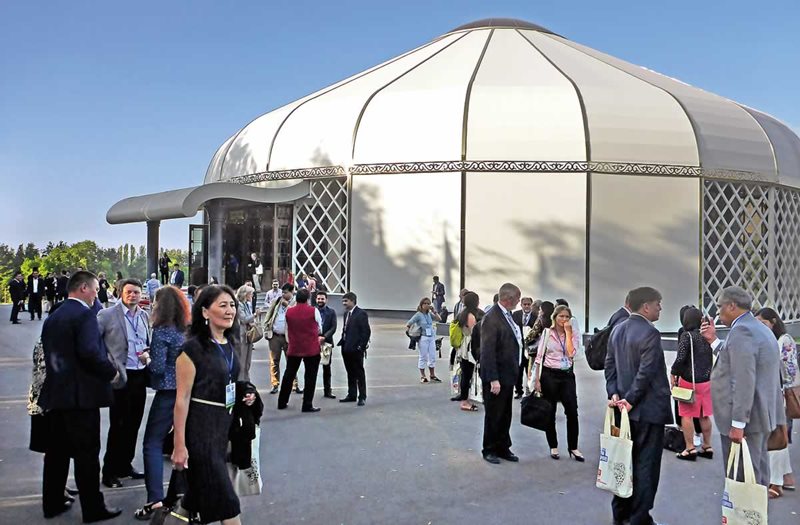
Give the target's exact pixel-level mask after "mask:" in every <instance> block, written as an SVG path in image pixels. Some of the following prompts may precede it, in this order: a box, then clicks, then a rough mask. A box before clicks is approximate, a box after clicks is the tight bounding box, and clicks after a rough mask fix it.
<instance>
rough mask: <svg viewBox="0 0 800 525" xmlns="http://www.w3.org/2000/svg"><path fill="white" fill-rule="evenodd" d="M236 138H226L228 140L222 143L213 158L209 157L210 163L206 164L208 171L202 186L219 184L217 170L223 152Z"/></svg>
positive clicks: (220, 164) (220, 163)
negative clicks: (213, 183)
mask: <svg viewBox="0 0 800 525" xmlns="http://www.w3.org/2000/svg"><path fill="white" fill-rule="evenodd" d="M235 137H236V135H233V136H231V137H228V140H226V141H225V142H223V143H222V146H220V147H219V148H218V149H217V152H216V153H214V156H213V157H211V162H210V163H209V164H208V169H207V170H206V178H205V180H204V181H203V183H204V184H208V183H209V182H219V178H220V176H219V169H220V167H221V166H222V158H223V156H224V155H225V152H226V151H227V150H228V146H229V145H230V143H231V141H232V140H233V139H234V138H235Z"/></svg>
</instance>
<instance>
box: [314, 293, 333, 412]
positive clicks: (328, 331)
mask: <svg viewBox="0 0 800 525" xmlns="http://www.w3.org/2000/svg"><path fill="white" fill-rule="evenodd" d="M317 308H318V309H319V315H320V317H322V334H321V335H320V337H322V338H324V339H325V342H326V343H328V344H329V345H333V334H335V333H336V312H334V311H333V309H332V308H331V307H330V306H328V292H326V291H324V290H317ZM322 385H323V386H324V389H325V397H327V398H328V399H336V396H335V395H333V392H332V391H331V365H330V363H328V364H327V365H322Z"/></svg>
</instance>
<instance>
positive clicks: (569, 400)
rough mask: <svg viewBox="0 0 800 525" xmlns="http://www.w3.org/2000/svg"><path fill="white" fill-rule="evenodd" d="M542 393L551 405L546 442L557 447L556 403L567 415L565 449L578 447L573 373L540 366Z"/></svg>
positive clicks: (576, 396) (576, 398)
mask: <svg viewBox="0 0 800 525" xmlns="http://www.w3.org/2000/svg"><path fill="white" fill-rule="evenodd" d="M541 383H542V394H543V395H544V397H545V399H547V400H548V401H550V403H551V404H552V405H553V411H552V412H551V413H550V425H549V426H548V427H547V430H546V431H545V434H546V435H547V444H548V446H549V447H550V448H558V432H556V408H557V407H558V403H561V405H562V406H563V407H564V415H565V416H567V447H568V448H567V450H575V449H577V448H578V394H577V392H576V391H575V374H574V373H573V372H572V371H571V370H569V371H566V370H555V369H553V368H547V367H546V366H545V367H543V368H542V379H541Z"/></svg>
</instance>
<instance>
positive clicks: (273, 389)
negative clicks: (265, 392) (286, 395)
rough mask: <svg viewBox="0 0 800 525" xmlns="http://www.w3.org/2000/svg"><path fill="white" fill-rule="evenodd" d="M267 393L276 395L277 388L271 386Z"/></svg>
mask: <svg viewBox="0 0 800 525" xmlns="http://www.w3.org/2000/svg"><path fill="white" fill-rule="evenodd" d="M269 393H270V394H277V393H278V387H277V386H273V387H272V390H270V391H269Z"/></svg>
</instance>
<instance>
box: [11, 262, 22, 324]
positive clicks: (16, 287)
mask: <svg viewBox="0 0 800 525" xmlns="http://www.w3.org/2000/svg"><path fill="white" fill-rule="evenodd" d="M8 293H9V294H11V324H19V319H17V317H18V316H19V312H20V310H22V306H23V305H24V304H25V283H24V282H23V281H22V272H16V273H15V274H14V278H13V279H11V282H9V283H8Z"/></svg>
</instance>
